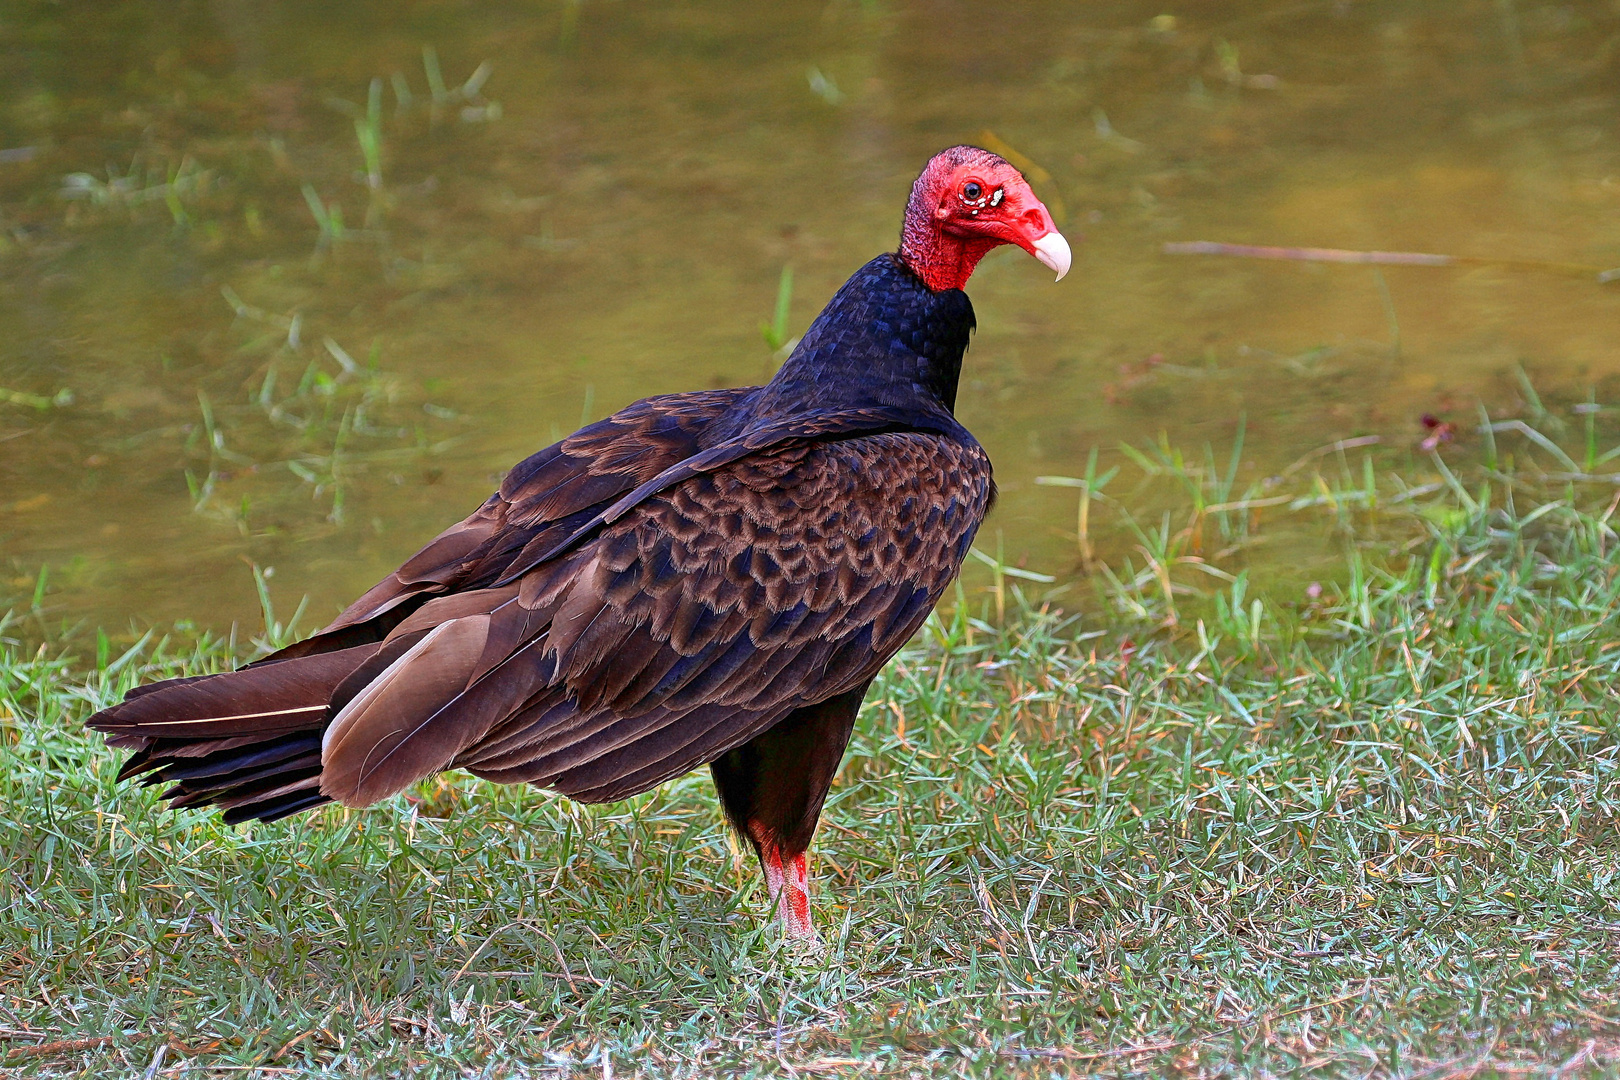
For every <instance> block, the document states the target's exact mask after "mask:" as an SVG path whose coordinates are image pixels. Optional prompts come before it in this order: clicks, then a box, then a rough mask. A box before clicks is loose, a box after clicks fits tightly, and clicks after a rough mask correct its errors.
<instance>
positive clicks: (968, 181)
mask: <svg viewBox="0 0 1620 1080" xmlns="http://www.w3.org/2000/svg"><path fill="white" fill-rule="evenodd" d="M1002 244H1016V245H1018V246H1019V247H1021V248H1023V249H1024V250H1025V251H1027V252H1029V253H1030V254H1031V255H1033V256H1035V257H1036V258H1037V259H1039V260H1040V261H1041V262H1042V263H1044V264H1046V265H1047V266H1049V267H1051V268H1052V269H1053V270H1055V271H1057V276H1058V278H1059V279H1060V280H1061V279H1062V277H1063V275H1064V274H1066V273H1068V270H1069V244H1068V242H1067V241H1066V240H1064V239H1063V234H1062V233H1060V232H1058V231H1057V227H1056V226H1055V225H1053V224H1052V215H1051V214H1049V213H1047V210H1046V207H1045V206H1043V205H1042V204H1041V201H1040V200H1039V199H1037V198H1036V197H1035V193H1034V192H1033V191H1031V190H1030V188H1029V183H1028V182H1027V181H1025V179H1024V177H1023V174H1022V173H1020V172H1019V171H1018V170H1017V169H1015V168H1013V167H1012V166H1011V165H1009V164H1008V163H1007V162H1006V161H1005V160H1003V159H1002V158H999V157H997V156H996V155H995V154H992V153H990V151H988V150H980V149H979V148H978V147H976V146H953V147H951V148H950V149H949V150H942V151H940V152H939V153H938V154H935V155H934V156H933V158H932V159H931V160H930V161H929V162H928V164H927V166H926V167H924V169H923V171H922V175H921V176H919V177H917V182H916V183H915V184H913V185H912V186H911V199H910V201H909V202H907V204H906V222H905V225H904V227H903V228H902V229H901V232H900V261H901V262H903V263H905V264H906V266H908V267H910V268H911V271H912V272H913V273H915V274H916V275H917V276H918V277H920V278H922V279H923V282H924V283H925V284H927V286H928V287H929V288H930V289H933V290H935V291H938V290H941V289H960V288H962V287H963V286H964V285H966V284H967V280H968V278H969V277H971V276H972V274H973V268H974V267H975V266H977V265H978V264H979V260H980V259H982V258H984V256H985V254H986V253H987V252H989V251H990V250H991V249H992V248H995V247H998V246H1000V245H1002Z"/></svg>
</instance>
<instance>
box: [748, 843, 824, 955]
mask: <svg viewBox="0 0 1620 1080" xmlns="http://www.w3.org/2000/svg"><path fill="white" fill-rule="evenodd" d="M759 851H760V855H759V861H760V865H762V866H763V867H764V868H765V887H766V888H767V889H769V890H770V894H771V899H772V900H774V901H775V902H776V919H777V921H778V922H780V923H781V924H782V932H783V933H785V934H786V935H787V936H788V937H789V938H790V939H791V940H793V941H814V940H816V927H815V924H814V923H812V922H811V921H810V866H809V862H808V861H807V860H806V858H805V854H804V852H802V851H801V852H799V853H798V854H797V855H790V856H787V857H786V858H783V856H782V850H781V848H779V847H777V846H776V845H775V844H771V843H761V844H760V848H759Z"/></svg>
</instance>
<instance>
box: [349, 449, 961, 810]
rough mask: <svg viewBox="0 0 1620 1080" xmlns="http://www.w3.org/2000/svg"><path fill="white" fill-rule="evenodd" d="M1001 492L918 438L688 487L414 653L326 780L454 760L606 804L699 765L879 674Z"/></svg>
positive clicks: (757, 462)
mask: <svg viewBox="0 0 1620 1080" xmlns="http://www.w3.org/2000/svg"><path fill="white" fill-rule="evenodd" d="M989 497H990V476H989V467H988V462H987V461H986V459H985V458H984V454H983V451H982V450H980V449H979V448H978V447H977V446H976V445H968V444H963V443H960V442H956V441H953V440H949V439H945V438H942V437H940V436H936V435H930V434H923V433H918V432H907V433H899V432H896V433H886V434H881V435H872V436H861V437H857V438H852V439H843V440H834V441H801V442H797V443H793V444H789V445H786V446H779V447H775V448H773V449H771V450H768V451H764V452H760V453H757V454H754V455H751V456H749V457H746V458H743V459H741V460H738V461H734V462H732V463H730V464H729V465H726V466H724V467H721V468H719V469H716V470H714V471H712V472H706V473H700V474H698V475H696V476H692V477H689V478H688V479H687V480H685V481H684V482H682V483H680V484H678V485H677V486H675V487H673V488H671V489H669V490H667V491H664V492H661V493H659V494H657V495H654V496H651V497H648V498H646V499H645V500H644V501H643V502H642V503H641V504H639V505H638V506H636V507H635V508H634V509H632V510H631V511H630V512H628V513H626V514H625V515H624V516H623V517H622V518H621V519H620V520H618V521H617V522H615V523H614V524H612V525H609V526H606V527H605V528H603V529H602V531H601V532H600V533H599V534H598V535H597V536H595V537H594V538H593V539H591V540H589V541H587V542H586V543H584V544H582V545H580V546H579V547H578V548H576V549H574V550H571V551H569V552H568V553H567V554H566V555H564V556H562V557H560V558H557V559H554V560H552V561H549V562H547V563H545V564H543V565H541V566H539V567H536V568H535V569H533V570H531V571H530V572H529V573H528V574H527V575H526V576H525V577H524V578H523V579H522V580H521V581H520V582H518V583H517V588H518V591H517V595H516V597H515V598H513V599H506V597H508V596H509V595H510V593H509V591H508V590H509V589H510V586H507V587H503V588H502V589H499V590H486V591H487V592H491V593H496V592H498V593H500V595H501V596H502V602H501V603H500V604H499V605H498V606H494V607H493V608H492V610H489V611H488V613H487V614H484V613H480V614H478V615H472V616H460V617H458V618H454V619H451V620H449V621H446V622H440V623H438V624H437V626H435V627H434V629H433V631H432V632H431V633H430V634H429V635H428V637H426V638H423V639H422V640H421V641H420V642H419V643H417V644H414V645H412V646H411V651H410V652H408V653H406V654H404V655H403V656H401V657H400V659H399V660H397V661H396V662H394V663H393V664H392V665H391V666H390V667H389V668H388V670H387V671H386V672H384V673H383V674H381V675H379V676H377V677H376V678H375V679H374V680H373V681H372V682H371V683H369V684H368V685H367V687H366V689H365V690H364V691H362V693H361V695H360V696H358V697H356V698H355V699H354V701H353V702H352V703H351V704H349V705H347V706H345V707H344V708H343V709H342V710H341V711H339V712H338V713H337V715H336V717H335V718H334V720H333V721H332V725H331V727H330V728H329V729H328V731H327V733H326V742H325V756H324V759H323V760H324V765H325V772H324V774H323V777H322V791H323V792H324V793H326V794H327V795H329V796H331V797H332V798H334V799H337V800H339V801H341V802H344V803H347V804H350V805H364V804H367V803H370V802H374V801H376V800H377V799H379V798H382V797H384V796H386V795H389V794H392V793H393V792H395V791H399V790H401V789H402V788H403V787H405V786H406V785H408V784H409V783H411V782H413V781H415V780H417V779H420V778H421V777H423V776H426V775H428V774H430V773H432V772H435V771H438V770H440V769H444V768H449V767H461V768H466V769H468V770H470V771H472V772H473V773H475V774H477V775H480V776H485V777H488V778H490V779H493V780H499V781H503V782H508V783H510V782H523V781H526V782H530V783H535V784H540V785H543V786H546V787H552V788H555V789H557V790H559V791H562V792H564V793H565V794H568V795H571V796H573V797H574V798H577V799H581V800H586V801H605V800H611V799H618V798H623V797H624V796H627V795H630V794H634V793H635V792H638V791H643V790H646V789H647V788H649V787H652V786H654V785H655V784H658V783H660V782H661V781H663V780H666V779H668V778H669V777H672V776H676V775H679V774H681V773H684V772H687V771H689V770H691V769H692V768H694V767H696V766H697V765H700V764H703V763H704V762H706V761H709V760H712V759H713V758H714V757H716V756H718V755H719V754H722V753H724V752H725V751H727V750H729V749H730V748H731V747H733V746H736V745H738V744H740V743H742V742H746V741H747V740H748V739H750V738H752V737H753V736H754V735H756V734H758V733H759V732H760V731H762V730H764V729H765V728H767V727H769V726H770V725H771V724H773V723H775V722H777V721H778V720H780V719H781V718H782V717H783V716H785V715H787V714H788V713H789V712H791V711H792V710H793V709H795V708H798V707H800V706H803V705H806V704H810V703H814V702H816V701H820V700H822V699H824V698H827V697H830V696H833V695H835V694H839V693H843V692H845V691H847V690H849V689H850V688H851V687H853V686H857V685H861V684H863V683H864V682H865V681H866V680H869V679H870V678H871V677H872V676H873V675H874V674H875V673H876V672H877V670H878V669H879V668H880V667H881V666H882V665H883V663H884V662H885V661H887V660H888V658H889V657H890V656H892V655H893V654H894V652H895V651H896V650H897V649H898V648H899V647H900V645H901V644H903V643H904V642H905V640H906V638H907V637H909V636H910V635H911V634H912V633H913V632H914V631H915V630H916V628H917V626H918V625H919V624H920V623H921V621H922V620H923V619H924V618H925V617H926V616H927V613H928V612H929V610H931V609H932V607H933V605H934V603H935V602H936V601H937V600H938V598H939V596H940V594H941V593H942V592H943V591H944V589H945V587H946V586H947V584H948V583H949V582H950V580H951V578H952V577H954V575H955V573H956V571H957V569H958V568H959V566H960V565H961V561H962V558H963V556H964V555H965V554H966V551H967V545H968V544H969V543H970V542H971V540H972V537H973V534H974V531H975V530H976V529H977V527H978V524H979V521H980V520H981V518H982V516H983V513H984V510H985V507H986V505H987V504H988V501H989ZM447 602H448V601H447V600H440V601H436V602H435V603H438V604H447ZM427 614H428V612H427V610H426V609H424V610H423V612H422V616H423V620H422V621H425V619H426V616H427ZM410 625H411V624H410V623H405V624H402V625H401V627H400V628H399V629H400V631H404V630H407V629H408V628H409V627H410ZM396 633H398V631H396ZM440 642H442V643H444V647H443V648H442V649H441V652H440V653H439V654H438V655H437V656H435V657H430V656H429V654H428V652H427V651H425V650H430V649H432V648H434V647H435V646H436V645H437V644H438V643H440ZM391 648H392V643H391V642H390V643H385V644H384V645H383V650H384V652H385V653H387V652H389V651H390V649H391ZM458 686H460V687H464V689H462V690H461V691H460V692H459V693H457V692H454V691H455V688H456V687H458Z"/></svg>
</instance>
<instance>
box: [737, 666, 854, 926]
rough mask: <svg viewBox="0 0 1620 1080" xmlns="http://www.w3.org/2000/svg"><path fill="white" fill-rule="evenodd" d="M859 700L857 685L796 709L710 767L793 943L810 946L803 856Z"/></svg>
mask: <svg viewBox="0 0 1620 1080" xmlns="http://www.w3.org/2000/svg"><path fill="white" fill-rule="evenodd" d="M865 693H866V684H865V683H862V684H861V685H860V686H858V687H856V688H854V689H852V690H848V691H846V692H845V693H842V694H839V695H837V696H836V697H831V698H828V699H827V700H825V701H821V702H817V703H816V704H814V705H806V706H804V707H803V708H800V709H795V710H793V711H792V712H791V713H789V714H788V715H787V716H785V717H783V718H782V720H781V721H779V722H778V723H777V724H776V726H775V727H771V728H767V729H766V730H765V731H762V732H761V733H760V734H758V735H756V736H755V737H754V738H753V739H751V740H749V741H748V742H746V743H744V744H742V745H741V746H738V747H736V748H734V749H732V750H729V751H727V752H726V753H725V754H723V755H721V756H720V757H718V758H716V759H715V760H714V761H712V762H710V764H709V768H710V770H711V771H712V772H713V773H714V786H715V789H716V790H717V791H718V792H719V794H720V805H721V806H723V807H724V808H725V811H726V817H728V818H730V819H731V823H732V825H733V826H734V827H735V828H736V830H737V831H738V832H739V833H741V834H742V836H743V837H744V838H745V839H746V840H747V841H748V842H749V843H750V844H751V845H753V848H754V850H755V851H756V852H758V853H759V865H760V867H761V868H762V869H763V870H764V871H765V885H766V887H767V888H768V889H769V890H770V894H771V900H772V901H773V903H774V904H775V907H776V917H777V919H779V920H780V921H781V924H782V931H783V933H784V934H786V935H787V936H788V937H789V938H791V939H793V940H795V941H814V940H815V939H816V930H815V926H814V924H813V923H811V921H810V867H809V865H808V863H807V862H806V861H805V857H804V853H805V851H806V850H807V849H808V848H809V847H810V840H811V838H812V837H813V836H814V835H815V832H816V819H817V818H819V817H820V816H821V804H822V803H823V802H825V801H826V798H827V790H828V788H829V787H830V786H831V785H832V778H833V774H834V773H836V772H837V771H838V759H839V758H841V757H842V756H843V754H844V746H845V744H847V743H848V742H849V732H850V729H851V728H852V727H853V726H854V724H855V711H856V710H857V709H859V708H860V705H861V696H862V695H863V694H865Z"/></svg>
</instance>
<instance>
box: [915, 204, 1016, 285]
mask: <svg viewBox="0 0 1620 1080" xmlns="http://www.w3.org/2000/svg"><path fill="white" fill-rule="evenodd" d="M1002 243H1003V241H1001V240H996V239H992V238H990V237H972V238H966V237H961V236H953V235H952V234H950V233H947V232H946V231H945V230H944V229H941V228H940V227H939V224H938V223H937V222H935V221H934V220H933V219H932V218H931V217H930V216H928V215H927V214H924V213H920V212H917V211H916V210H912V211H909V212H908V213H907V214H906V221H905V225H904V226H903V227H902V228H901V230H900V251H899V258H900V261H901V262H902V263H904V264H905V266H906V268H907V269H909V270H910V271H911V272H912V273H913V274H916V275H917V277H919V278H921V279H922V282H923V284H925V285H927V286H928V287H929V288H930V289H932V290H934V291H935V292H943V291H944V290H946V289H965V288H967V283H968V278H970V277H972V276H973V270H974V268H975V267H977V266H978V265H979V260H980V259H982V258H984V257H985V255H986V254H988V253H989V252H990V251H992V250H994V249H995V248H996V247H999V246H1000V245H1001V244H1002Z"/></svg>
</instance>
